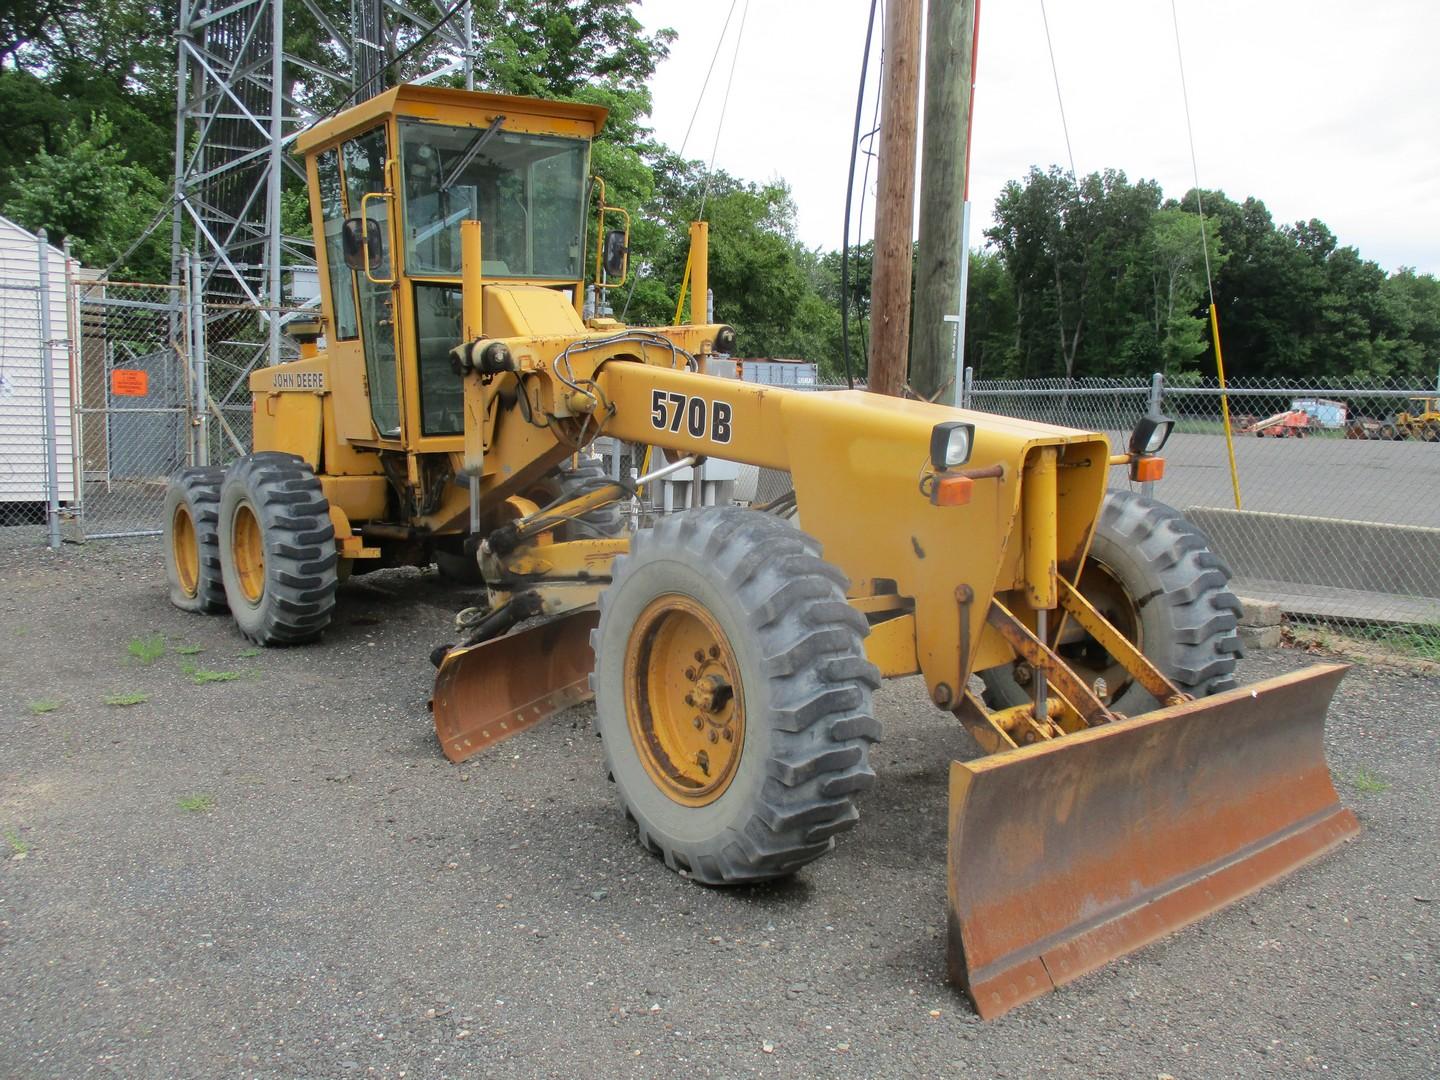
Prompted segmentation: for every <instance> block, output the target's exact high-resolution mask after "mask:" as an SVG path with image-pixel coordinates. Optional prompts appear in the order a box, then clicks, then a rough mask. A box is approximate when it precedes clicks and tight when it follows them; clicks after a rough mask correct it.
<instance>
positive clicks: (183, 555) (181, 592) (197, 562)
mask: <svg viewBox="0 0 1440 1080" xmlns="http://www.w3.org/2000/svg"><path fill="white" fill-rule="evenodd" d="M224 479H225V470H224V469H220V468H210V467H199V468H193V469H182V470H180V471H179V472H177V473H176V474H175V475H174V476H172V477H171V478H170V486H169V488H168V490H167V491H166V492H165V577H166V580H167V581H168V582H169V584H170V602H171V603H172V604H174V605H175V606H176V607H177V608H179V609H180V610H181V611H192V612H196V613H199V614H202V615H217V614H219V613H220V612H223V611H224V610H225V582H224V580H223V579H222V577H221V573H220V534H219V524H220V485H221V483H222V482H223V481H224Z"/></svg>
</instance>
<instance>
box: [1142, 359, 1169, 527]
mask: <svg viewBox="0 0 1440 1080" xmlns="http://www.w3.org/2000/svg"><path fill="white" fill-rule="evenodd" d="M1164 399H1165V375H1164V373H1163V372H1160V371H1157V372H1155V374H1153V375H1151V376H1150V409H1149V411H1150V412H1152V413H1158V412H1159V411H1160V404H1161V402H1162V401H1164ZM1140 494H1142V495H1144V496H1145V497H1146V498H1147V499H1153V498H1154V497H1155V481H1153V480H1147V481H1146V482H1145V483H1143V484H1141V485H1140Z"/></svg>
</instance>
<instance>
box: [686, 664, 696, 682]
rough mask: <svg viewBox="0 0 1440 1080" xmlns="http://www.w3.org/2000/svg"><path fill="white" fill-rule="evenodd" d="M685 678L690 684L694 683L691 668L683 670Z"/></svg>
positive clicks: (693, 671) (693, 674)
mask: <svg viewBox="0 0 1440 1080" xmlns="http://www.w3.org/2000/svg"><path fill="white" fill-rule="evenodd" d="M685 678H687V679H689V680H690V681H691V682H694V680H695V669H694V668H693V667H687V668H686V669H685Z"/></svg>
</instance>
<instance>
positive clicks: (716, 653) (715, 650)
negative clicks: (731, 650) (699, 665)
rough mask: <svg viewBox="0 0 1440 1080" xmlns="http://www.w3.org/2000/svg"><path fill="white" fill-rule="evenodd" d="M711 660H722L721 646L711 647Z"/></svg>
mask: <svg viewBox="0 0 1440 1080" xmlns="http://www.w3.org/2000/svg"><path fill="white" fill-rule="evenodd" d="M710 659H711V660H719V659H720V646H719V645H711V646H710Z"/></svg>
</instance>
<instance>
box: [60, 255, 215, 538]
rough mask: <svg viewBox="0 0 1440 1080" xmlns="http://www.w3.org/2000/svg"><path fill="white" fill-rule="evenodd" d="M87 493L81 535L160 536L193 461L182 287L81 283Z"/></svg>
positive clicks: (76, 290) (80, 414)
mask: <svg viewBox="0 0 1440 1080" xmlns="http://www.w3.org/2000/svg"><path fill="white" fill-rule="evenodd" d="M72 294H73V298H74V299H73V305H72V306H73V311H74V320H73V323H74V325H73V336H72V340H71V355H72V358H73V364H74V367H75V370H76V372H77V375H78V389H79V393H78V395H77V398H76V402H75V413H76V420H77V427H78V430H79V432H80V463H81V470H82V473H81V476H82V484H83V487H82V491H81V497H80V502H79V507H78V513H77V514H76V515H75V526H74V527H75V538H76V539H90V540H93V539H102V538H109V537H120V536H146V535H152V534H154V533H156V532H157V531H159V529H160V523H161V522H160V519H161V512H162V509H163V506H164V501H165V488H166V482H167V481H168V479H169V477H170V475H171V474H172V473H173V472H174V471H175V470H176V469H178V468H180V467H181V466H182V465H184V464H186V463H187V462H189V461H190V459H191V455H192V453H193V449H192V444H191V430H192V424H191V408H190V403H191V400H192V396H193V395H192V391H191V371H190V363H189V356H190V342H189V338H190V324H189V322H188V316H189V307H190V304H189V296H188V294H187V293H186V291H185V290H184V289H183V288H180V287H174V286H168V285H148V284H136V283H131V282H115V281H95V282H85V281H74V282H72Z"/></svg>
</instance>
